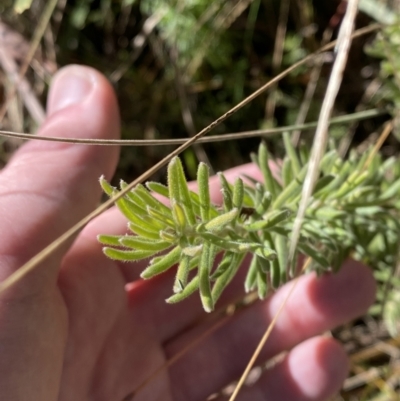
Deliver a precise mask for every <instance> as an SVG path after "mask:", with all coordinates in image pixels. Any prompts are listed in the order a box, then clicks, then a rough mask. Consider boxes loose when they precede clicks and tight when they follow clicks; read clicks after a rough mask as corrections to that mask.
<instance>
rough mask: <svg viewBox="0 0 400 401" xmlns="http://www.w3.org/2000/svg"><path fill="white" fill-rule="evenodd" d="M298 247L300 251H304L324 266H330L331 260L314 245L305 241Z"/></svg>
mask: <svg viewBox="0 0 400 401" xmlns="http://www.w3.org/2000/svg"><path fill="white" fill-rule="evenodd" d="M298 248H299V250H300V252H302V253H304V254H305V255H307V256H310V257H311V258H312V259H313V260H314V261H315V262H317V263H318V264H319V265H321V266H322V267H323V268H325V269H328V268H329V267H330V263H329V261H328V260H327V259H326V258H325V257H324V256H322V254H321V252H320V251H318V250H317V249H315V248H313V247H312V246H310V245H308V244H305V243H299V245H298Z"/></svg>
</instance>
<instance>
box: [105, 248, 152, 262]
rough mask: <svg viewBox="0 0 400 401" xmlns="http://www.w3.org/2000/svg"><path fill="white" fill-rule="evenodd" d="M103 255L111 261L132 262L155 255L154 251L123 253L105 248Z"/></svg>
mask: <svg viewBox="0 0 400 401" xmlns="http://www.w3.org/2000/svg"><path fill="white" fill-rule="evenodd" d="M103 253H104V254H105V255H106V256H108V257H109V258H110V259H114V260H121V261H123V262H132V261H136V260H140V259H145V258H148V257H150V256H152V255H154V251H142V250H140V251H121V250H119V249H114V248H103Z"/></svg>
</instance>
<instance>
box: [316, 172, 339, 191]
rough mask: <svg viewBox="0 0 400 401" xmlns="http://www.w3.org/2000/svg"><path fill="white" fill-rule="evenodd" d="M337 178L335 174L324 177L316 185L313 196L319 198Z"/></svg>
mask: <svg viewBox="0 0 400 401" xmlns="http://www.w3.org/2000/svg"><path fill="white" fill-rule="evenodd" d="M335 178H336V176H335V175H333V174H328V175H324V176H323V177H321V178H320V179H318V181H317V182H316V184H315V187H314V191H313V195H314V196H318V192H320V191H322V190H323V189H324V188H325V187H326V186H327V185H329V184H330V183H331V182H332V181H333V180H334V179H335Z"/></svg>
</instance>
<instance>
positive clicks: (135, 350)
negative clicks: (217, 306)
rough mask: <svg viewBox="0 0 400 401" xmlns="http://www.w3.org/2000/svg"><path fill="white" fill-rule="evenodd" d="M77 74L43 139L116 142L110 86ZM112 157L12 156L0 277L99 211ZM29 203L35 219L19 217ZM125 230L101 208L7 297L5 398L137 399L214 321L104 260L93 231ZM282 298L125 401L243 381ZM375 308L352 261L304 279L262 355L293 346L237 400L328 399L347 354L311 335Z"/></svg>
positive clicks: (236, 289)
mask: <svg viewBox="0 0 400 401" xmlns="http://www.w3.org/2000/svg"><path fill="white" fill-rule="evenodd" d="M74 68H75V69H74ZM74 68H72V69H71V68H70V69H69V70H68V69H66V70H64V72H62V73H61V75H60V76H59V78H58V81H57V82H56V84H55V86H54V87H53V88H52V91H51V92H50V99H49V118H48V120H47V121H46V123H45V124H44V126H43V127H42V129H41V134H42V135H58V136H66V137H67V136H70V137H75V136H76V135H77V134H76V133H77V132H79V133H80V135H82V136H86V137H96V138H102V137H104V138H107V137H110V135H111V136H113V137H117V136H118V131H119V119H118V110H117V106H116V101H115V98H114V95H113V93H112V89H111V87H110V86H109V85H108V83H107V82H106V81H105V79H104V78H102V77H101V76H100V75H99V74H98V73H96V72H94V71H93V70H90V69H85V68H82V67H80V68H78V67H74ZM71 72H74V74H72V73H71ZM60 77H63V78H64V82H63V80H62V79H60ZM66 77H67V78H68V77H69V78H68V79H69V81H68V79H67V80H66V79H65V78H66ZM77 77H78V78H79V77H80V78H81V79H80V80H77ZM85 85H86V86H85ZM85 88H86V90H84V89H85ZM68 91H69V92H68ZM117 157H118V152H117V150H116V149H111V150H110V148H95V147H86V148H85V147H80V146H73V145H62V144H61V145H60V144H43V143H38V142H31V143H29V144H28V145H27V146H24V147H23V148H22V149H21V150H20V151H19V152H18V153H17V155H16V156H15V157H14V159H13V160H12V161H11V163H10V164H9V166H8V167H7V168H6V169H5V170H4V171H3V172H2V173H1V176H0V194H1V196H0V210H2V211H7V215H5V218H4V219H3V226H2V233H1V235H2V238H1V241H0V255H2V263H1V265H0V279H4V278H5V277H7V276H8V275H9V274H10V273H11V272H12V271H13V270H16V269H17V268H18V267H19V266H21V265H22V264H23V263H24V262H25V261H26V260H28V259H29V258H30V257H32V256H33V255H35V254H36V253H37V252H38V251H39V250H41V249H42V248H43V247H44V246H45V245H46V244H48V243H49V242H51V241H52V240H53V239H54V238H56V237H57V236H59V235H60V234H62V233H63V232H64V231H65V230H66V229H67V228H69V227H71V226H72V224H74V223H75V222H77V221H78V220H79V219H80V218H82V217H83V216H85V215H86V214H87V213H88V212H89V211H90V210H92V209H93V208H94V206H95V205H96V203H97V202H98V199H99V196H100V191H99V187H98V184H97V182H96V181H97V178H98V177H99V176H100V175H101V174H102V173H106V174H107V175H108V176H110V175H111V174H112V171H113V169H114V167H115V164H116V160H117ZM38 161H40V163H38ZM247 168H248V169H251V167H247ZM246 172H247V173H251V172H250V171H246ZM232 174H235V171H233V172H232ZM60 177H62V179H61V178H60ZM27 205H29V211H32V213H30V214H28V215H24V214H22V213H21V211H22V210H27ZM3 214H4V213H3ZM15 227H17V228H18V229H15ZM21 227H23V230H22V231H21ZM124 227H125V223H124V222H123V221H122V220H121V217H120V216H119V215H118V214H117V213H116V211H115V210H112V211H110V212H107V213H106V214H104V215H102V216H100V217H98V218H97V219H96V220H95V221H94V222H93V223H91V224H89V226H87V227H86V228H85V229H84V231H82V232H81V233H80V234H79V236H78V238H77V240H76V241H75V242H74V243H73V244H70V245H71V247H70V249H69V250H68V249H67V247H64V248H63V249H60V250H59V251H58V252H56V253H54V254H53V255H52V256H51V257H49V258H47V260H46V262H44V263H42V265H40V266H39V267H38V269H36V270H35V271H34V272H32V273H30V274H29V275H28V276H26V277H25V278H24V279H23V280H22V281H21V282H19V283H18V284H17V285H15V286H14V287H13V288H11V289H9V290H8V291H7V292H6V293H4V294H1V295H0V343H1V345H2V346H3V350H4V352H2V358H1V360H0V388H1V389H2V394H3V396H4V397H5V398H6V399H11V400H25V399H26V400H32V399H34V400H44V401H47V400H48V401H55V400H57V399H58V400H60V401H65V400H74V401H86V400H95V401H102V400H107V401H108V400H115V401H122V400H123V399H126V400H129V399H130V398H129V397H131V396H133V392H134V391H135V390H136V389H137V387H138V386H139V385H140V384H141V383H142V382H143V381H144V380H145V379H147V378H148V377H149V376H151V374H152V373H153V372H154V371H155V370H157V369H158V368H159V367H160V366H162V365H163V364H164V363H165V361H166V360H167V359H169V358H171V357H172V356H174V355H175V354H176V353H178V352H179V351H180V350H181V349H183V347H185V346H186V345H187V344H189V343H191V342H192V341H193V340H194V339H195V338H197V337H199V336H200V335H202V334H203V333H205V332H206V331H207V330H208V329H209V328H210V327H211V326H212V325H213V324H214V323H213V322H212V321H209V320H204V319H203V320H202V319H201V318H202V317H204V314H203V312H202V310H201V306H200V303H199V301H198V300H197V299H196V297H192V298H190V299H189V300H188V301H187V302H185V303H183V304H178V305H175V306H167V305H166V304H165V303H164V301H163V300H164V299H165V298H166V297H167V296H168V295H169V294H170V288H171V287H172V285H171V280H172V279H173V278H172V277H171V275H169V274H166V275H164V276H162V277H159V278H158V277H157V278H156V279H154V280H151V281H150V282H145V283H143V282H141V281H135V280H136V279H137V278H138V274H139V272H140V267H138V266H128V265H116V264H115V263H114V262H112V261H110V260H107V259H106V258H105V257H104V256H103V255H102V253H101V247H100V246H99V244H98V243H97V241H96V235H97V234H99V233H108V234H113V233H121V232H123V231H124ZM60 265H61V269H60ZM126 283H131V284H129V288H128V290H126V288H125V285H126ZM241 283H243V277H238V279H237V280H236V281H235V282H234V283H232V285H231V287H230V290H229V291H227V293H226V295H225V298H224V299H222V300H221V304H224V303H227V302H229V301H230V300H232V299H234V298H237V296H238V294H240V291H241V287H242V284H241ZM354 285H357V288H358V291H357V292H355V291H354ZM287 291H288V287H287V286H286V287H285V288H283V289H282V290H280V291H279V292H278V293H277V294H275V295H274V296H273V297H272V298H270V299H269V300H267V301H266V302H264V303H257V304H256V305H254V306H252V307H250V308H248V309H246V310H244V311H241V312H239V313H238V314H236V315H235V316H234V317H233V318H229V319H228V320H227V321H226V324H224V325H223V326H222V327H220V328H219V329H218V330H216V331H215V332H213V333H211V334H210V335H209V336H208V337H207V338H205V339H204V341H202V342H201V343H199V344H197V345H196V348H195V349H194V350H191V351H190V352H188V353H187V354H185V355H184V356H183V357H182V358H181V359H179V361H178V362H177V363H175V364H174V365H173V366H171V368H170V369H169V370H165V371H163V372H162V373H161V374H160V375H159V376H157V378H155V379H154V380H153V381H152V382H151V383H149V385H148V386H146V387H145V388H144V389H143V390H142V391H141V392H139V393H138V394H137V395H136V396H135V397H134V398H132V397H131V399H134V400H135V401H142V400H149V401H151V400H163V401H164V400H166V401H168V400H176V401H197V400H203V399H204V398H205V397H207V396H208V395H209V394H211V393H212V392H213V391H217V390H218V389H220V388H221V387H222V386H224V385H225V384H227V383H229V381H230V380H234V379H236V378H237V376H238V375H239V374H240V373H241V371H242V369H243V366H244V364H245V363H246V362H247V361H248V359H249V357H250V355H251V352H252V351H253V350H254V348H255V346H256V344H257V341H258V340H259V339H260V337H261V335H262V333H263V331H264V330H265V328H266V326H267V324H268V323H269V322H270V321H271V318H272V317H273V316H274V314H275V313H276V311H277V310H278V308H279V306H280V303H281V302H282V300H283V298H284V297H285V294H286V293H287ZM373 298H374V282H373V280H372V277H371V274H370V272H369V271H368V270H367V269H366V268H365V267H363V266H361V265H358V264H355V263H349V264H348V266H347V267H345V268H344V269H343V271H342V272H341V273H340V274H338V275H336V276H331V277H329V276H327V277H324V278H323V279H321V280H316V278H315V277H313V276H308V277H304V278H302V279H301V281H300V283H299V286H298V289H297V290H296V292H295V293H294V294H293V296H292V297H291V299H290V301H289V302H288V304H287V307H286V308H285V310H284V312H283V314H282V316H281V318H280V320H279V321H278V324H277V326H276V328H275V330H274V332H273V334H272V336H271V338H270V341H269V342H268V344H267V346H266V347H265V349H264V350H263V353H262V358H263V359H266V358H270V357H271V356H273V355H275V354H277V353H279V352H280V351H283V350H288V349H292V348H293V347H295V348H293V349H292V351H291V352H290V353H289V355H288V356H287V357H286V359H285V360H284V361H283V362H282V363H281V364H280V365H277V366H276V367H275V368H273V369H272V370H271V371H269V372H267V374H264V375H263V376H262V377H261V379H260V381H259V383H258V384H257V385H256V386H254V387H253V388H252V389H244V390H243V392H242V393H241V394H240V396H239V398H238V401H239V400H245V399H252V400H258V399H260V400H261V399H265V397H267V399H271V400H272V399H277V400H278V399H279V400H286V399H287V400H289V399H290V400H324V399H326V398H327V397H329V396H331V395H332V394H333V393H334V392H335V391H337V389H338V388H339V386H340V383H341V381H342V380H343V378H344V377H345V375H346V369H347V361H346V358H345V355H344V353H343V351H342V350H341V348H340V346H339V345H338V344H336V343H335V342H334V341H333V340H331V339H327V338H322V337H316V338H311V339H309V340H307V339H308V338H310V337H313V336H315V335H317V334H319V333H321V332H323V331H324V330H328V329H329V328H331V327H334V326H335V325H337V324H339V323H341V322H344V321H346V320H348V319H350V318H352V317H354V316H357V315H358V314H360V313H362V312H363V311H364V310H365V309H366V308H367V307H368V305H369V304H370V303H371V302H372V301H373ZM299 312H301V313H299ZM307 378H308V379H307ZM310 379H311V381H310ZM282 383H284V385H282Z"/></svg>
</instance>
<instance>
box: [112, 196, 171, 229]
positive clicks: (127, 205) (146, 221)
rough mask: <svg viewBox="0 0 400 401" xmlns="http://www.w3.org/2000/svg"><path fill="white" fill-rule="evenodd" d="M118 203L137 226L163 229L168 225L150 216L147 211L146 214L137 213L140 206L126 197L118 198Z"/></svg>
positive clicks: (125, 214)
mask: <svg viewBox="0 0 400 401" xmlns="http://www.w3.org/2000/svg"><path fill="white" fill-rule="evenodd" d="M116 205H117V206H118V209H119V210H120V211H121V212H122V214H123V215H124V216H125V217H126V218H127V219H128V220H129V221H131V222H132V223H134V224H136V225H137V226H140V227H143V228H144V229H145V230H147V231H155V230H162V229H165V227H166V224H163V223H161V222H160V221H157V220H155V219H153V218H151V217H150V216H148V215H147V211H146V215H142V214H139V213H137V212H138V210H139V209H138V208H139V207H138V206H137V205H134V203H133V202H130V201H127V200H126V199H119V200H117V202H116Z"/></svg>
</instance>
